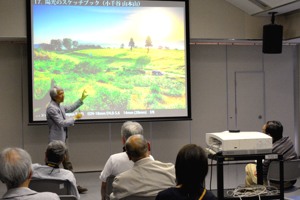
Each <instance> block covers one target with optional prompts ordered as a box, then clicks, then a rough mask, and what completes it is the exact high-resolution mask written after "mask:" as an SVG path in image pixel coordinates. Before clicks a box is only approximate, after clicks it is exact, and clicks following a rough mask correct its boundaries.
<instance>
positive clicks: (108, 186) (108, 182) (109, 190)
mask: <svg viewBox="0 0 300 200" xmlns="http://www.w3.org/2000/svg"><path fill="white" fill-rule="evenodd" d="M114 179H115V176H113V175H110V176H109V177H107V179H106V189H105V190H106V199H107V200H109V195H110V193H112V183H113V182H114Z"/></svg>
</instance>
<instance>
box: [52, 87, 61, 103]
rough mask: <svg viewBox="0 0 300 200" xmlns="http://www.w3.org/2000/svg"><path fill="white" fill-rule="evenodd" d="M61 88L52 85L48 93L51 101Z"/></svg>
mask: <svg viewBox="0 0 300 200" xmlns="http://www.w3.org/2000/svg"><path fill="white" fill-rule="evenodd" d="M61 90H63V89H62V88H61V87H59V86H54V87H53V88H51V89H50V91H49V95H50V97H51V99H52V100H53V101H55V98H56V96H57V94H58V91H61Z"/></svg>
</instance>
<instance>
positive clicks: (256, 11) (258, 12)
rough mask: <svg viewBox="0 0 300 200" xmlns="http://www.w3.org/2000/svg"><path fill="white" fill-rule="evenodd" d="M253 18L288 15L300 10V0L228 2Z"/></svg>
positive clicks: (244, 0)
mask: <svg viewBox="0 0 300 200" xmlns="http://www.w3.org/2000/svg"><path fill="white" fill-rule="evenodd" d="M226 1H227V2H229V3H231V4H232V5H234V6H236V7H238V8H240V9H241V10H243V11H244V12H246V13H248V14H249V15H252V16H270V13H271V12H276V15H282V14H286V13H289V12H292V11H295V10H299V9H300V0H226Z"/></svg>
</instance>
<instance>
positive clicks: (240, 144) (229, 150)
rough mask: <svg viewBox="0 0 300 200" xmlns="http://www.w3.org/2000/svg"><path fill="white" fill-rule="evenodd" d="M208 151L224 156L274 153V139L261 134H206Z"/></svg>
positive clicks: (225, 132) (227, 132) (228, 132)
mask: <svg viewBox="0 0 300 200" xmlns="http://www.w3.org/2000/svg"><path fill="white" fill-rule="evenodd" d="M206 144H207V150H208V151H209V152H210V153H214V152H215V153H218V152H221V153H222V154H223V155H244V154H265V153H272V137H270V136H269V135H267V134H264V133H261V132H230V131H224V132H219V133H206Z"/></svg>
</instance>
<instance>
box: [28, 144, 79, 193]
mask: <svg viewBox="0 0 300 200" xmlns="http://www.w3.org/2000/svg"><path fill="white" fill-rule="evenodd" d="M66 152H67V146H66V144H65V143H64V142H62V141H60V140H53V141H52V142H50V143H49V144H48V147H47V150H46V153H45V165H40V164H33V165H32V169H33V174H32V179H61V180H68V181H70V183H71V188H70V191H71V194H72V195H74V196H76V197H77V199H79V198H80V195H79V193H78V190H77V187H76V179H75V176H74V174H73V173H72V172H71V171H70V170H66V169H61V168H59V165H60V164H61V163H62V162H63V160H64V159H65V156H66Z"/></svg>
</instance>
